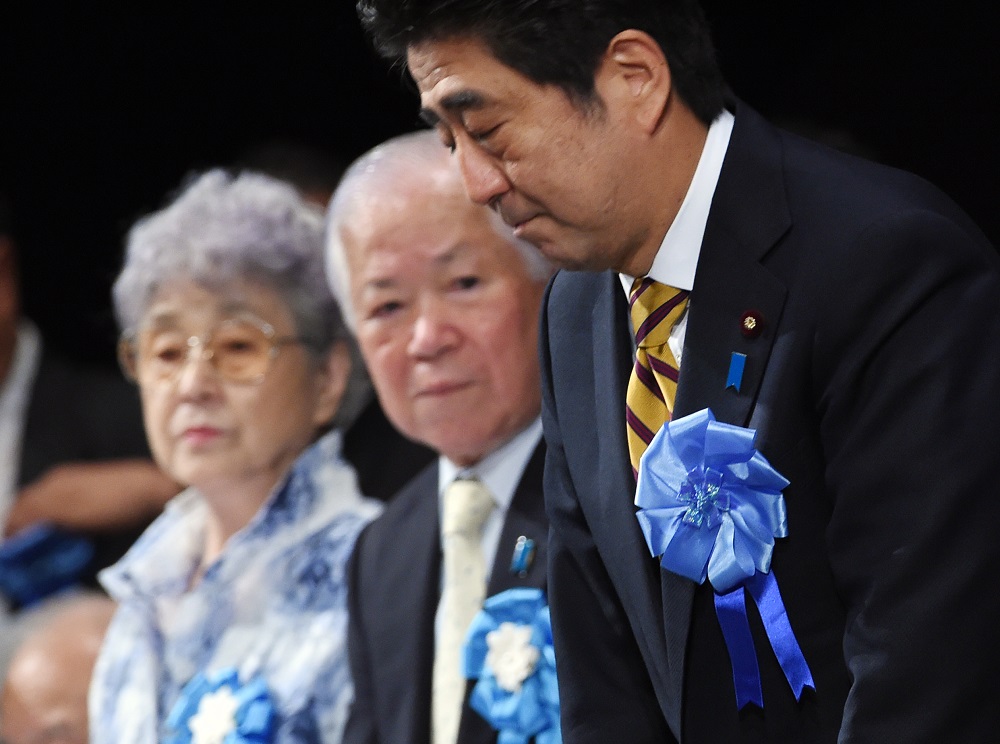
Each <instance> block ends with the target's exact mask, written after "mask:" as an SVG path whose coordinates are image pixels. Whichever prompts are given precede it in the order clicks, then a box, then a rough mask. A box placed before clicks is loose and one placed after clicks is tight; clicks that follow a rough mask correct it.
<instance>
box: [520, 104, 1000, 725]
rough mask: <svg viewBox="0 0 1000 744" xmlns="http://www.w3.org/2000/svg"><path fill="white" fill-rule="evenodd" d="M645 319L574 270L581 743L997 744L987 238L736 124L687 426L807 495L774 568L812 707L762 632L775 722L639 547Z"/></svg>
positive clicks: (995, 351)
mask: <svg viewBox="0 0 1000 744" xmlns="http://www.w3.org/2000/svg"><path fill="white" fill-rule="evenodd" d="M747 311H754V312H755V313H756V314H757V315H758V317H760V318H761V319H762V320H763V326H762V332H761V334H760V335H759V336H758V337H756V338H748V337H746V336H744V335H743V333H742V332H741V318H742V316H743V315H744V313H745V312H747ZM627 312H628V311H627V306H626V302H625V298H624V294H623V292H622V288H621V284H620V282H619V279H618V277H617V275H614V274H611V273H605V274H582V273H572V272H562V273H560V274H558V275H557V276H556V277H555V279H554V280H553V282H552V283H551V285H550V287H549V291H548V293H547V295H546V298H545V304H544V307H543V317H542V337H541V341H540V343H541V350H542V375H543V388H544V394H543V422H544V427H545V436H546V442H547V445H548V459H547V462H546V479H545V489H546V506H547V511H548V514H549V518H550V520H551V525H552V534H551V536H550V543H549V555H550V576H549V581H550V586H549V591H550V601H551V605H552V618H553V625H554V633H555V642H556V654H557V658H558V660H559V663H558V670H559V677H560V679H559V683H560V695H561V699H562V711H563V736H564V741H565V742H566V743H567V744H577V743H580V742H587V743H593V744H606V743H607V742H611V741H622V742H629V744H642V743H643V742H665V741H671V740H672V739H674V738H675V737H676V738H677V739H680V740H681V741H682V742H684V744H688V743H689V742H690V743H702V742H704V743H705V744H720V743H722V742H724V743H726V744H729V743H730V742H789V743H793V742H794V743H795V744H802V743H804V742H834V741H838V737H839V741H841V742H883V741H884V742H890V741H891V742H924V741H926V742H940V741H963V742H965V741H990V740H995V737H996V736H997V735H998V734H997V732H998V731H1000V697H998V696H997V695H996V693H995V689H996V685H995V682H994V680H995V673H996V669H997V668H998V667H1000V651H998V648H1000V645H998V644H996V643H994V642H993V640H992V637H993V635H994V634H995V631H996V628H997V627H998V625H1000V592H997V591H995V589H994V588H993V585H994V581H995V577H996V576H997V575H1000V540H998V539H997V538H996V534H995V533H996V525H997V524H1000V486H998V480H997V478H996V467H997V463H998V462H1000V437H998V436H996V434H995V431H994V429H995V427H996V426H997V422H998V421H1000V395H998V394H997V390H998V388H1000V267H998V260H997V255H996V253H995V251H994V249H993V247H992V246H991V245H989V243H988V242H987V241H986V239H985V238H984V237H983V235H982V234H981V233H980V231H979V230H978V229H977V228H976V227H975V226H974V225H972V224H971V223H970V221H969V220H968V218H967V217H966V216H965V215H964V214H962V213H961V212H960V211H959V210H958V208H957V207H955V206H954V205H953V204H952V203H951V202H950V201H948V200H947V199H946V198H945V197H944V196H943V195H941V194H940V193H939V192H937V191H936V190H935V189H933V188H932V187H931V186H929V185H928V184H926V183H924V182H923V181H921V180H919V179H917V178H915V177H912V176H909V175H906V174H903V173H900V172H897V171H893V170H890V169H887V168H883V167H880V166H876V165H873V164H869V163H866V162H864V161H861V160H858V159H855V158H850V157H848V156H844V155H841V154H839V153H835V152H832V151H829V150H826V149H824V148H821V147H819V146H816V145H813V144H811V143H808V142H806V141H804V140H801V139H799V138H796V137H794V136H792V135H789V134H787V133H783V132H780V131H779V130H776V129H774V128H772V127H771V126H769V125H768V124H766V123H765V122H764V121H763V120H762V119H760V117H759V116H757V115H756V114H755V113H754V112H753V111H752V110H750V109H749V108H747V107H745V106H741V107H740V108H738V110H737V112H736V124H735V129H734V131H733V135H732V139H731V142H730V146H729V150H728V152H727V155H726V158H725V162H724V165H723V168H722V172H721V175H720V179H719V182H718V187H717V190H716V192H715V196H714V200H713V203H712V207H711V212H710V214H709V219H708V225H707V229H706V232H705V237H704V241H703V244H702V250H701V255H700V259H699V263H698V267H697V273H696V276H695V283H694V288H693V291H692V293H691V302H690V310H689V317H688V326H687V335H686V339H685V346H684V354H683V360H682V363H681V373H680V380H679V388H678V396H677V401H676V410H675V417H680V416H684V415H685V414H689V413H692V412H695V411H698V410H701V409H704V408H706V407H709V408H711V410H712V411H713V412H714V414H715V415H716V417H717V418H718V419H719V420H720V421H724V422H728V423H731V424H735V425H739V426H749V427H753V428H755V429H756V430H757V432H758V437H757V447H758V449H759V450H760V451H761V452H762V453H763V454H764V456H765V457H767V458H768V459H769V460H770V462H771V463H772V465H773V466H774V467H775V468H777V470H778V471H779V472H781V473H782V474H783V475H784V476H785V477H787V478H788V479H789V481H790V482H791V485H789V486H788V487H787V488H786V489H785V492H784V493H785V499H786V503H787V509H788V530H789V536H788V537H787V538H786V539H781V540H778V543H777V546H776V548H775V551H774V558H773V563H772V570H773V572H774V575H775V576H776V578H777V579H778V583H779V586H780V588H781V591H782V594H783V597H784V602H785V605H786V607H787V610H788V616H789V618H790V621H791V626H792V628H793V630H794V632H795V634H796V636H797V638H798V640H799V642H800V644H801V647H802V650H803V652H804V655H805V657H806V660H807V661H808V663H809V664H810V666H811V669H812V672H813V675H814V678H815V681H816V692H815V694H813V693H812V692H810V691H806V694H805V697H804V698H803V700H802V701H801V702H796V701H795V699H794V697H793V696H792V694H791V691H790V689H789V687H788V685H787V684H786V683H785V681H784V678H783V677H782V676H781V672H780V669H779V667H778V665H777V662H776V660H775V658H774V655H773V653H772V652H771V650H770V647H769V646H768V644H767V640H766V637H765V636H764V635H763V630H762V627H761V624H760V621H759V618H758V617H757V615H756V613H755V611H754V610H751V611H750V616H751V625H752V631H753V634H754V639H755V645H756V648H757V656H758V658H759V662H760V666H761V675H762V679H763V694H764V705H765V707H764V710H763V711H761V710H760V709H757V708H755V707H753V706H751V707H750V708H748V709H744V711H743V712H742V713H739V714H738V713H737V711H736V705H735V697H734V689H733V682H732V671H731V667H730V664H729V658H728V655H727V652H726V649H725V645H724V642H723V639H722V636H721V632H720V630H719V625H718V621H717V619H716V617H715V613H714V606H713V597H712V593H711V590H710V587H709V586H707V585H704V586H697V585H695V584H694V583H693V582H691V581H689V580H687V579H683V578H680V577H678V576H676V575H673V574H670V573H668V572H666V571H663V570H662V569H660V567H659V566H658V564H657V562H656V560H655V559H653V558H652V557H651V556H650V554H649V551H648V549H647V547H646V545H645V543H644V541H643V537H642V534H641V532H640V530H639V528H638V523H637V521H636V518H635V511H636V510H635V507H634V506H633V499H634V493H635V482H634V480H633V477H632V474H631V470H630V466H629V460H628V453H627V446H626V441H625V421H624V401H625V389H626V383H627V380H628V376H629V371H630V367H631V361H632V345H631V339H630V337H629V332H628V316H627ZM733 352H738V353H742V354H746V355H747V362H746V371H745V373H744V377H743V380H742V385H741V389H740V390H739V392H737V391H735V390H734V389H732V388H729V389H727V387H726V385H727V373H728V370H729V365H730V358H731V354H732V353H733ZM595 422H596V425H595Z"/></svg>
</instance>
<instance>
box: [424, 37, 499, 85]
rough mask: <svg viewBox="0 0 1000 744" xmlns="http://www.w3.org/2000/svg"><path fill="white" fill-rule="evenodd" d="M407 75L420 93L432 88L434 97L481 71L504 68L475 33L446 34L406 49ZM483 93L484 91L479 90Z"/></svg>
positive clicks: (468, 79) (466, 81)
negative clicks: (461, 35) (463, 34)
mask: <svg viewBox="0 0 1000 744" xmlns="http://www.w3.org/2000/svg"><path fill="white" fill-rule="evenodd" d="M407 66H408V68H409V70H410V75H411V76H412V77H413V80H414V81H415V82H416V84H417V87H418V88H419V89H420V93H421V97H422V98H423V97H424V96H427V95H428V94H430V93H431V92H432V91H433V92H436V91H438V90H441V91H442V92H441V93H436V95H437V97H441V96H443V95H448V94H453V93H457V92H459V90H460V89H461V88H465V87H469V83H470V81H471V80H472V79H473V78H475V77H476V76H478V75H479V74H482V73H488V72H490V71H495V70H498V69H502V68H505V67H506V65H504V64H503V63H502V62H500V61H499V60H497V59H496V57H494V56H493V53H492V52H491V51H490V49H489V48H488V47H487V46H486V45H485V44H484V43H483V42H482V41H480V40H479V39H478V38H476V37H448V38H446V39H440V40H430V41H424V42H421V43H419V44H414V45H412V46H411V47H410V48H409V50H408V52H407ZM478 92H479V93H480V94H482V93H483V92H484V91H478Z"/></svg>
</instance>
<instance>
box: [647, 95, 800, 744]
mask: <svg viewBox="0 0 1000 744" xmlns="http://www.w3.org/2000/svg"><path fill="white" fill-rule="evenodd" d="M761 124H762V120H760V119H759V118H758V117H757V116H756V115H755V114H754V113H753V112H752V111H750V110H749V109H747V108H746V107H742V108H741V109H740V111H739V113H738V115H737V118H736V125H735V127H734V130H733V136H732V139H731V140H730V145H729V150H728V151H727V153H726V159H725V161H724V163H723V168H722V172H721V174H720V176H719V183H718V186H717V187H716V191H715V196H714V198H713V200H712V208H711V211H710V213H709V218H708V224H707V227H706V230H705V237H704V239H703V241H702V249H701V254H700V256H699V259H698V268H697V272H696V274H695V281H694V287H693V289H692V292H691V304H690V310H689V314H688V325H687V333H686V336H685V341H684V354H683V357H682V362H681V371H680V379H679V382H678V388H677V400H676V404H675V408H674V418H675V419H676V418H680V417H682V416H686V415H688V414H690V413H694V412H696V411H700V410H702V409H704V408H710V409H711V410H712V413H713V414H714V415H715V417H716V418H717V419H718V420H719V421H723V422H726V423H730V424H734V425H737V426H747V425H748V424H749V422H750V418H751V416H752V413H753V406H754V403H755V401H756V399H757V394H758V392H759V390H760V385H761V381H762V380H763V377H764V371H765V369H766V367H767V361H768V359H769V357H770V354H771V349H772V347H773V345H774V341H775V338H776V335H777V333H776V332H777V328H778V324H779V321H780V318H781V312H782V309H783V307H784V303H785V296H786V293H787V291H786V289H785V287H784V285H783V284H782V283H781V282H780V281H778V279H776V278H775V277H774V275H773V274H771V273H770V272H769V271H768V270H767V269H765V268H764V266H763V265H762V263H761V259H762V258H763V257H764V255H765V254H766V253H767V252H768V251H769V250H770V249H771V248H772V247H773V246H774V244H775V243H776V242H777V241H778V240H779V239H780V238H781V236H782V235H783V234H784V233H785V232H786V231H787V230H788V228H789V226H790V224H791V220H790V217H789V211H788V206H787V203H786V200H785V195H784V193H785V192H784V184H783V178H782V175H781V172H780V168H779V167H777V166H776V165H775V164H776V163H780V142H778V140H777V139H776V135H774V134H773V132H772V130H767V131H765V130H764V129H763V127H762V126H761ZM747 313H751V314H753V315H754V317H755V318H756V320H757V323H758V324H759V326H758V328H757V329H756V330H757V331H758V333H757V334H749V335H747V334H745V333H744V331H743V318H744V316H745V315H746V314H747ZM734 353H738V354H744V355H746V366H745V370H744V372H743V376H742V380H741V384H740V386H739V390H738V391H737V390H736V389H734V388H733V387H727V380H728V376H729V374H728V373H729V369H730V364H731V359H732V355H733V354H734ZM660 579H661V587H662V592H663V597H664V601H663V606H664V615H663V619H664V628H665V632H666V639H667V647H668V655H669V657H670V659H671V661H673V660H674V659H680V660H681V663H680V664H677V665H673V664H672V666H671V688H672V695H671V697H672V698H675V699H677V700H682V696H683V689H684V686H683V681H684V665H685V661H684V655H685V649H686V647H687V643H688V633H689V631H690V623H691V612H692V603H693V599H694V592H695V588H696V585H695V584H694V583H693V582H691V581H689V580H687V579H684V578H681V577H680V576H677V575H675V574H672V573H670V572H668V571H662V572H661V577H660ZM671 725H672V726H673V725H674V724H673V722H671ZM674 730H675V731H678V732H679V731H680V730H681V729H680V728H679V727H675V728H674Z"/></svg>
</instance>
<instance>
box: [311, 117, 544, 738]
mask: <svg viewBox="0 0 1000 744" xmlns="http://www.w3.org/2000/svg"><path fill="white" fill-rule="evenodd" d="M453 166H454V164H453V163H452V162H451V161H450V159H449V157H448V154H447V152H446V151H445V150H444V149H443V148H441V146H440V145H439V144H438V142H437V138H436V137H434V136H433V135H432V134H430V133H427V132H424V133H420V134H416V135H409V136H406V137H403V138H399V139H396V140H390V141H389V142H388V143H385V144H383V145H381V146H380V147H378V148H376V149H375V150H373V151H372V152H370V153H368V154H367V155H365V156H363V157H362V158H361V159H360V160H359V161H358V162H357V163H355V164H354V165H353V166H351V168H350V170H349V171H348V172H347V174H346V175H345V177H344V180H343V182H342V183H341V185H340V187H339V188H338V190H337V192H336V194H335V195H334V199H333V202H332V205H331V210H330V231H329V235H330V237H329V248H328V259H329V260H328V267H329V273H330V278H331V284H332V286H333V287H334V288H335V294H336V295H337V296H338V298H339V299H340V302H341V307H342V308H343V310H344V314H345V317H346V319H347V321H348V324H349V325H350V326H351V327H352V328H353V330H354V332H355V333H356V336H357V340H358V345H359V347H360V349H361V352H362V355H363V356H364V359H365V362H366V364H367V366H368V369H369V372H370V375H371V379H372V382H373V384H374V386H375V390H376V392H377V394H378V397H379V401H380V403H381V404H382V407H383V409H384V410H385V412H386V415H387V416H388V417H389V419H390V420H391V421H392V422H393V423H394V424H395V425H396V426H397V427H398V428H399V430H400V431H402V432H403V433H404V434H406V435H407V436H409V437H411V438H413V439H415V440H417V441H420V442H422V443H424V444H426V445H428V446H430V447H431V448H432V449H434V450H435V451H436V452H438V453H439V458H438V460H437V462H435V463H433V464H431V465H430V466H428V467H427V468H426V469H425V470H424V471H423V472H422V473H420V474H419V475H418V476H417V477H416V478H414V480H412V481H411V482H410V483H409V484H408V485H407V486H405V487H404V488H403V489H402V491H401V492H400V493H399V494H398V495H397V496H396V497H395V498H393V499H392V500H391V501H390V503H389V506H388V507H387V509H386V511H385V513H384V515H383V516H382V517H381V518H380V519H378V520H377V521H376V522H374V523H373V524H372V525H370V526H369V528H367V529H366V530H365V532H364V533H363V534H362V536H361V537H360V539H359V541H358V544H357V547H356V548H355V556H354V560H353V564H352V568H351V575H350V611H351V618H350V636H349V638H350V654H351V672H352V674H353V677H354V684H355V701H354V706H353V710H352V713H351V716H350V721H349V723H348V727H347V733H346V735H345V739H344V740H345V742H350V743H351V744H374V743H375V742H381V743H382V744H396V743H397V742H408V743H410V744H422V743H428V742H434V744H454V743H455V742H460V743H461V744H478V743H482V744H487V743H488V742H494V741H496V738H497V732H496V731H494V730H493V729H492V728H491V727H490V726H489V725H488V724H487V722H486V721H485V720H484V718H483V717H482V716H480V715H479V714H478V713H477V712H475V711H473V710H472V709H471V708H470V707H469V705H468V691H469V690H470V689H471V683H470V684H467V683H466V682H465V680H464V678H462V679H460V680H459V682H458V688H457V689H456V694H455V695H454V696H453V697H452V699H450V700H449V698H448V697H447V696H446V695H443V694H442V692H441V691H442V690H445V689H446V688H447V680H445V681H442V678H441V677H440V676H439V673H440V672H441V670H442V668H451V670H452V671H453V672H454V673H455V674H456V675H457V674H458V672H459V668H458V666H456V665H458V664H459V659H458V656H457V655H453V656H452V657H450V661H449V657H448V656H447V655H446V650H447V648H448V646H449V641H448V634H447V632H446V628H447V627H449V624H450V623H451V620H450V610H449V607H450V605H449V601H448V599H447V597H448V594H449V588H448V586H449V568H448V562H449V557H448V548H447V547H446V545H447V539H448V538H447V532H448V530H447V529H445V528H443V527H442V524H443V523H444V524H448V523H449V521H450V520H451V517H449V516H448V514H449V506H448V503H449V495H448V494H449V492H450V491H451V489H452V487H453V484H456V483H457V482H461V481H464V482H465V483H470V482H471V483H476V484H479V485H480V486H482V487H484V490H485V492H486V493H487V494H488V502H489V506H488V508H487V509H486V512H485V514H486V517H485V522H484V523H483V524H482V525H481V526H480V527H479V533H480V535H479V536H480V538H481V541H480V543H479V544H478V545H477V546H476V547H475V553H476V554H477V555H476V558H477V561H481V563H482V566H483V568H484V569H485V574H486V575H485V576H484V577H482V579H481V581H483V580H484V584H485V585H483V584H480V587H481V589H480V590H481V591H482V590H483V589H484V590H485V592H484V596H486V597H488V596H492V595H496V594H498V593H499V592H502V591H504V590H506V589H511V588H516V587H530V588H535V589H544V588H545V584H546V581H545V579H546V572H545V565H546V551H545V545H546V538H547V534H548V522H547V520H546V518H545V514H544V508H543V502H542V464H543V460H544V446H543V444H542V442H541V421H540V419H539V409H540V386H539V373H538V359H537V353H536V348H537V335H538V334H537V318H538V309H539V305H540V302H541V297H542V292H543V289H544V287H545V283H546V281H547V279H548V277H549V275H550V273H551V271H550V269H549V267H548V264H547V262H545V261H544V259H542V258H541V257H540V256H539V255H538V254H537V253H536V252H535V251H534V250H533V249H532V248H531V247H530V246H528V245H526V244H521V243H520V242H519V241H516V240H515V239H514V237H513V235H512V234H511V231H510V229H509V228H508V227H507V226H506V225H504V224H503V223H502V222H501V221H500V220H499V219H498V218H497V217H496V215H494V214H492V213H491V212H490V210H488V209H486V208H485V207H482V206H479V205H476V204H473V203H472V202H470V201H469V200H468V198H467V197H466V195H465V193H464V191H463V188H462V182H461V178H460V174H459V173H458V171H457V170H455V169H454V167H453ZM526 546H527V551H528V552H525V549H526ZM532 546H533V548H532ZM472 562H475V561H472ZM465 568H467V567H466V566H461V569H462V570H465ZM475 602H476V607H478V606H479V604H481V602H482V598H481V597H480V598H478V599H477V600H475ZM468 620H469V618H466V619H464V620H462V621H461V622H460V625H461V630H462V631H463V635H464V630H465V628H467V627H468Z"/></svg>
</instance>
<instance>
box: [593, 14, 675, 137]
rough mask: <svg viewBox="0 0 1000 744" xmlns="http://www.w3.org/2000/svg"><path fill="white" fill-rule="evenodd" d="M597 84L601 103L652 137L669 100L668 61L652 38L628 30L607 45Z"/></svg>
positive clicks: (596, 77)
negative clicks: (619, 113) (621, 114)
mask: <svg viewBox="0 0 1000 744" xmlns="http://www.w3.org/2000/svg"><path fill="white" fill-rule="evenodd" d="M594 83H595V86H596V89H597V92H598V94H599V95H600V97H601V100H602V101H604V102H605V104H606V105H608V106H609V107H614V108H615V109H616V110H618V111H620V112H622V113H623V114H624V115H626V116H628V118H630V119H631V120H632V121H633V122H635V124H636V125H638V126H639V127H640V128H641V130H642V131H644V132H646V133H647V134H651V133H652V132H653V131H655V129H656V128H657V127H658V126H659V124H660V121H661V120H662V119H663V115H664V113H665V111H666V109H667V102H668V101H669V99H670V90H671V77H670V68H669V67H668V65H667V58H666V55H664V53H663V50H662V49H661V48H660V45H659V44H658V43H657V42H656V40H655V39H653V37H652V36H650V35H649V34H647V33H645V32H643V31H638V30H636V29H626V30H624V31H622V32H620V33H619V34H617V35H616V36H615V37H614V38H613V39H611V41H610V42H609V43H608V47H607V49H605V50H604V56H603V57H602V58H601V62H600V64H599V65H598V68H597V73H596V75H595V79H594Z"/></svg>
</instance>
